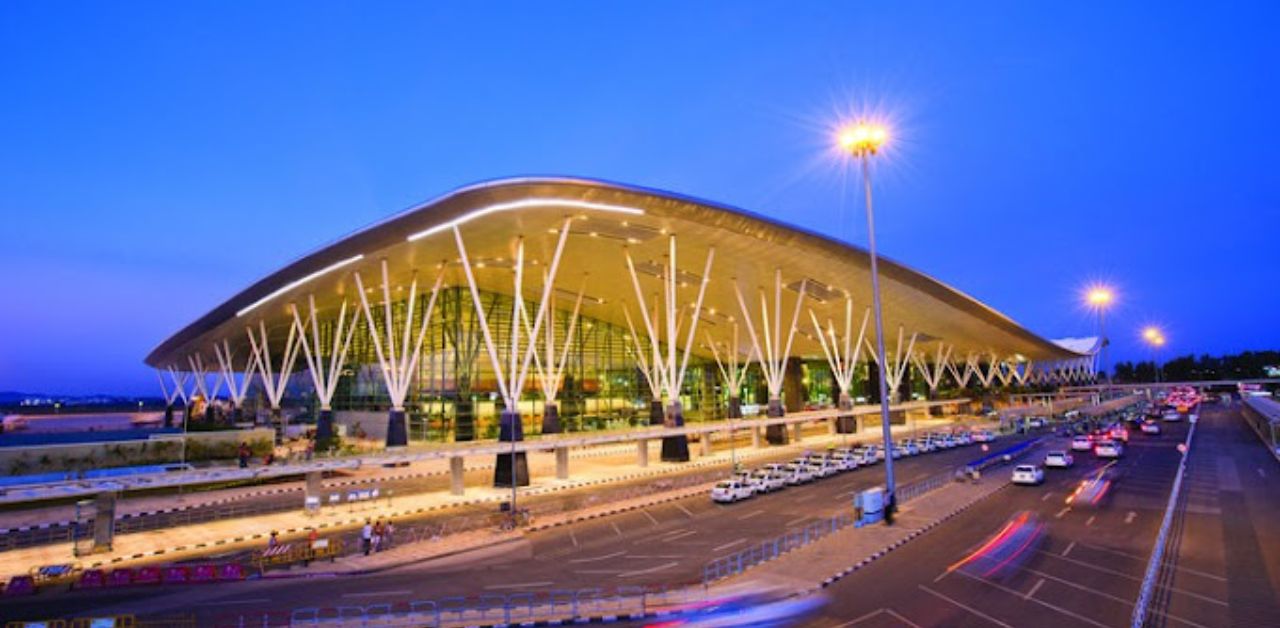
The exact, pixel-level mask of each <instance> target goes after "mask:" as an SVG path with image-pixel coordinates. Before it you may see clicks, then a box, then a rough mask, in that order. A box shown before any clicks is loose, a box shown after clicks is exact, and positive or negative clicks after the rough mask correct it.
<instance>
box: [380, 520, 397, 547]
mask: <svg viewBox="0 0 1280 628" xmlns="http://www.w3.org/2000/svg"><path fill="white" fill-rule="evenodd" d="M395 531H396V526H395V524H393V523H391V520H390V519H387V525H386V526H383V528H382V545H383V548H384V549H391V539H392V535H394V534H395Z"/></svg>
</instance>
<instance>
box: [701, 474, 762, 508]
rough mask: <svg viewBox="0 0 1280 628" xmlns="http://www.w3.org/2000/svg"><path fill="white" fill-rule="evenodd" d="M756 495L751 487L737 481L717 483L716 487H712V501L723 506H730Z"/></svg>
mask: <svg viewBox="0 0 1280 628" xmlns="http://www.w3.org/2000/svg"><path fill="white" fill-rule="evenodd" d="M754 493H755V491H753V490H751V487H749V486H747V485H745V484H743V483H742V482H739V481H737V480H724V481H723V482H716V485H715V486H714V487H712V489H711V501H713V502H717V503H721V504H729V503H733V502H736V501H740V500H743V499H748V498H750V497H751V496H752V495H753V494H754Z"/></svg>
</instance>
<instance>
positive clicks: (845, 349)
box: [809, 299, 874, 434]
mask: <svg viewBox="0 0 1280 628" xmlns="http://www.w3.org/2000/svg"><path fill="white" fill-rule="evenodd" d="M870 316H871V308H867V310H866V311H865V312H863V314H862V326H861V327H860V328H859V329H858V338H857V339H856V340H855V339H854V338H853V300H852V299H845V302H844V334H843V335H839V334H837V333H836V329H835V325H834V324H833V323H832V322H831V319H827V328H826V329H825V330H824V329H823V328H822V325H821V324H819V323H818V316H817V315H816V314H814V313H813V310H809V319H810V320H811V321H813V330H814V332H815V333H816V334H817V336H818V342H819V343H821V344H822V353H823V354H824V355H826V356H827V365H828V366H830V367H831V374H832V375H833V376H834V377H835V380H836V386H837V387H838V388H839V389H840V400H839V402H838V404H837V405H838V407H839V408H840V409H841V410H846V411H847V410H853V397H852V396H851V395H850V394H849V391H850V389H851V388H852V386H853V374H854V372H855V370H856V368H857V365H858V355H859V354H860V353H861V352H862V346H863V342H864V341H865V339H866V334H867V320H868V319H869V317H870ZM872 353H874V351H873V352H872ZM856 431H858V422H857V420H856V419H855V418H854V417H853V415H852V414H842V415H839V416H837V417H836V433H838V434H852V433H854V432H856Z"/></svg>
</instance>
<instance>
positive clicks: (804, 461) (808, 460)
mask: <svg viewBox="0 0 1280 628" xmlns="http://www.w3.org/2000/svg"><path fill="white" fill-rule="evenodd" d="M791 462H792V463H793V464H798V465H806V466H808V467H809V472H810V473H812V474H813V476H814V477H815V478H825V477H830V476H833V475H835V474H837V473H839V472H840V469H838V468H836V465H835V463H834V462H832V461H831V460H828V459H827V457H826V456H824V455H822V454H809V455H808V456H804V457H802V458H796V459H795V460H792V461H791Z"/></svg>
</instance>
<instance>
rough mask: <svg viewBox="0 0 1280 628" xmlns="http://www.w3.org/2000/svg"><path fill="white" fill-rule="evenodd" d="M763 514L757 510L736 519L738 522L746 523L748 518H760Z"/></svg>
mask: <svg viewBox="0 0 1280 628" xmlns="http://www.w3.org/2000/svg"><path fill="white" fill-rule="evenodd" d="M763 514H764V511H763V510H757V511H755V512H749V513H747V514H745V515H742V516H741V517H738V521H746V520H747V519H750V518H752V517H757V516H760V515H763Z"/></svg>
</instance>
